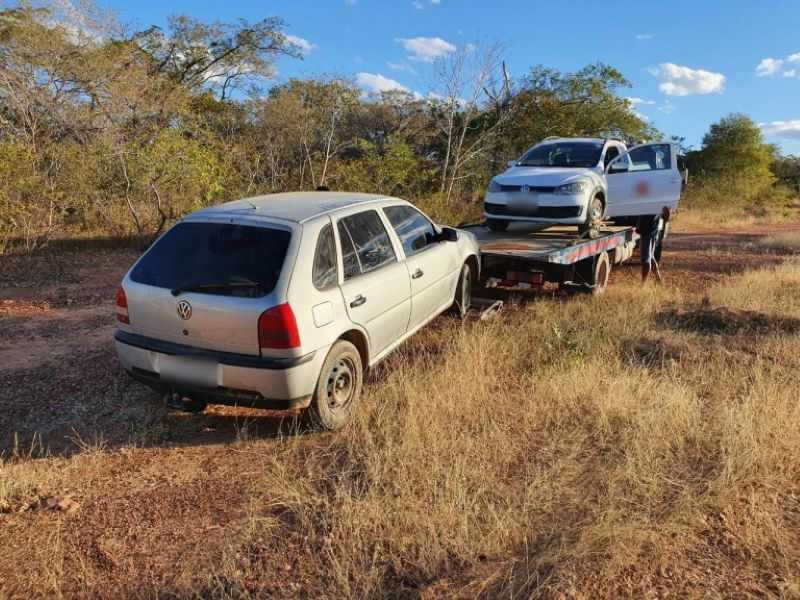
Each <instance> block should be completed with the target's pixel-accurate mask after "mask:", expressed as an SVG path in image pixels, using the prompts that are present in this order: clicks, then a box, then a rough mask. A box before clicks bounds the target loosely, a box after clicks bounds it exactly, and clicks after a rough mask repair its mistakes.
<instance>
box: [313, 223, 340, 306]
mask: <svg viewBox="0 0 800 600" xmlns="http://www.w3.org/2000/svg"><path fill="white" fill-rule="evenodd" d="M313 279H314V287H316V288H317V289H318V290H324V289H327V288H329V287H331V286H332V285H336V245H335V243H334V241H333V227H331V226H330V225H325V227H323V228H322V231H321V232H320V234H319V238H317V250H316V252H315V253H314V271H313Z"/></svg>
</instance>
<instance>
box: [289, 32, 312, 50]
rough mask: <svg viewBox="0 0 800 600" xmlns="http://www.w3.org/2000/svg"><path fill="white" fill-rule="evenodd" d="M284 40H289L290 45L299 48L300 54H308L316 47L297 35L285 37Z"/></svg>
mask: <svg viewBox="0 0 800 600" xmlns="http://www.w3.org/2000/svg"><path fill="white" fill-rule="evenodd" d="M286 39H287V40H289V42H290V43H292V44H294V45H295V46H297V47H298V48H300V52H301V53H303V54H308V53H309V52H311V51H312V50H313V49H314V48H316V47H317V45H316V44H312V43H311V42H309V41H308V40H307V39H305V38H301V37H300V36H297V35H287V36H286Z"/></svg>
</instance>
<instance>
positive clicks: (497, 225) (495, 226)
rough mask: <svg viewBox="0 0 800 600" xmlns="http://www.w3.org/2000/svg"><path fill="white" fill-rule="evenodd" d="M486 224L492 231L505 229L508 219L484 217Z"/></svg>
mask: <svg viewBox="0 0 800 600" xmlns="http://www.w3.org/2000/svg"><path fill="white" fill-rule="evenodd" d="M486 224H487V225H489V229H491V230H492V231H505V230H506V229H507V228H508V221H504V220H503V219H486Z"/></svg>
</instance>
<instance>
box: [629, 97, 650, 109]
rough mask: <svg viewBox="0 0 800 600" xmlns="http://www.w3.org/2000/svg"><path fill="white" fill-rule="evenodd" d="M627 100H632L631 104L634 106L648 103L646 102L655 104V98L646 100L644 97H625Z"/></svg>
mask: <svg viewBox="0 0 800 600" xmlns="http://www.w3.org/2000/svg"><path fill="white" fill-rule="evenodd" d="M625 100H627V101H628V102H630V103H631V106H632V107H633V108H636V107H637V106H642V105H646V104H655V101H654V100H644V99H642V98H625Z"/></svg>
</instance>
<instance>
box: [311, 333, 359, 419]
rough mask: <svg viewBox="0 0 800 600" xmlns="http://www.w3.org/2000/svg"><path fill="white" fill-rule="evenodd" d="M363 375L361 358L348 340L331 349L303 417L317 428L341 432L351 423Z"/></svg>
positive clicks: (339, 341)
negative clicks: (340, 430)
mask: <svg viewBox="0 0 800 600" xmlns="http://www.w3.org/2000/svg"><path fill="white" fill-rule="evenodd" d="M363 379H364V374H363V367H362V364H361V355H360V354H359V353H358V349H356V347H355V346H354V345H353V344H351V343H350V342H348V341H345V340H337V341H336V343H335V344H333V346H331V349H330V351H329V352H328V356H327V357H326V358H325V363H324V364H323V365H322V370H321V371H320V374H319V379H318V380H317V387H316V388H315V389H314V396H313V397H312V398H311V405H310V406H309V407H308V408H307V409H306V410H305V413H304V414H303V416H304V418H305V420H306V422H307V423H308V424H309V425H310V426H311V427H314V428H316V429H328V430H334V429H341V428H342V427H344V426H345V425H347V423H348V422H349V421H350V418H351V417H352V416H353V413H354V412H355V409H356V406H357V405H358V400H359V398H360V397H361V386H362V384H363Z"/></svg>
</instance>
